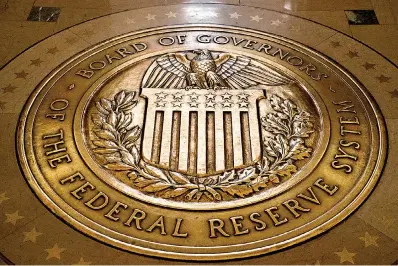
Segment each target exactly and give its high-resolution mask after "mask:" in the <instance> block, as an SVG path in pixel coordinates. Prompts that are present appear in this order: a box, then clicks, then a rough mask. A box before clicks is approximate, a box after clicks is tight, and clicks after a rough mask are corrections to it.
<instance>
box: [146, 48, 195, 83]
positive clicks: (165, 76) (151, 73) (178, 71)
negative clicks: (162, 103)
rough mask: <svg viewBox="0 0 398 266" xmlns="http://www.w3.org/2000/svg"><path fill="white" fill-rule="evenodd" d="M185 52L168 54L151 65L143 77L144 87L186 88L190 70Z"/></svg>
mask: <svg viewBox="0 0 398 266" xmlns="http://www.w3.org/2000/svg"><path fill="white" fill-rule="evenodd" d="M189 62H190V61H189V60H188V58H187V57H186V55H185V54H178V53H173V54H166V55H163V56H161V57H159V58H157V59H156V60H155V61H153V63H152V64H151V65H150V66H149V68H148V70H147V71H146V73H145V76H144V78H143V79H142V87H143V88H176V89H179V88H185V87H186V86H187V81H186V75H187V73H189V72H190V67H189Z"/></svg>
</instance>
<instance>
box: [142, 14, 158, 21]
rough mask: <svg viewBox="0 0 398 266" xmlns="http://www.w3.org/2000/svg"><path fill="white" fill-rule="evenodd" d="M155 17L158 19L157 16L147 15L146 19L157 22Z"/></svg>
mask: <svg viewBox="0 0 398 266" xmlns="http://www.w3.org/2000/svg"><path fill="white" fill-rule="evenodd" d="M155 17H156V15H151V14H148V15H146V17H145V18H146V19H147V20H155V19H156V18H155Z"/></svg>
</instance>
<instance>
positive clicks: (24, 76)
mask: <svg viewBox="0 0 398 266" xmlns="http://www.w3.org/2000/svg"><path fill="white" fill-rule="evenodd" d="M14 74H15V75H16V76H17V77H16V79H19V78H21V79H26V77H27V76H28V75H29V73H26V72H25V70H22V71H21V72H17V73H14Z"/></svg>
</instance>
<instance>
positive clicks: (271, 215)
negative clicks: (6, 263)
mask: <svg viewBox="0 0 398 266" xmlns="http://www.w3.org/2000/svg"><path fill="white" fill-rule="evenodd" d="M385 134H386V132H385V127H384V122H383V118H382V116H381V114H380V112H379V110H378V108H377V106H376V105H375V103H374V101H373V100H372V98H371V97H370V96H369V94H368V93H367V92H366V90H365V88H363V86H362V85H361V84H360V83H359V82H358V81H356V80H355V78H353V77H352V75H350V74H349V73H347V71H346V70H344V69H343V68H342V67H340V66H339V65H337V64H336V63H335V62H332V61H331V60H330V59H328V58H326V57H324V56H323V55H321V54H319V53H318V52H316V51H314V50H311V49H309V48H308V47H305V46H303V45H301V44H299V43H297V42H293V41H291V40H288V39H285V38H282V37H278V36H274V35H271V34H267V33H263V32H258V31H254V30H247V29H241V28H235V27H227V26H209V25H197V26H195V25H192V26H174V27H163V28H157V29H151V30H146V31H141V32H135V33H131V34H127V35H123V36H119V37H116V38H113V39H111V40H108V41H105V42H103V43H100V44H98V45H96V46H94V47H92V48H91V49H88V50H85V51H83V52H82V53H80V54H78V55H76V56H75V57H73V58H71V59H70V60H68V61H67V62H65V63H64V64H62V65H61V66H59V67H58V68H57V69H56V70H54V71H53V72H52V73H51V74H50V75H49V76H48V77H47V78H46V79H45V80H43V81H42V82H41V84H40V85H39V86H38V88H37V89H36V90H35V92H34V93H33V95H32V96H31V97H30V99H29V101H28V103H27V104H26V107H25V110H24V111H23V114H22V116H21V121H20V126H19V131H18V151H19V158H20V162H21V165H22V167H23V169H24V172H25V175H26V178H27V180H28V182H29V184H30V185H31V186H32V188H33V190H34V191H35V192H36V194H37V195H38V197H39V198H40V199H41V200H42V201H43V202H44V204H46V206H47V207H48V208H50V209H51V210H52V211H53V212H54V213H55V214H57V215H58V216H59V217H61V218H62V219H64V220H65V221H67V222H68V223H69V224H71V225H72V226H73V227H75V228H77V229H78V230H80V231H82V232H83V233H85V234H87V235H90V236H93V237H94V238H96V239H98V240H100V241H103V242H106V243H108V244H112V245H114V246H116V247H119V248H122V249H125V250H129V251H133V252H137V253H142V254H148V255H155V256H161V257H167V258H174V259H194V260H220V259H231V258H240V257H247V256H252V255H257V254H262V253H267V252H271V251H275V250H279V249H281V248H285V247H288V246H291V245H293V244H296V243H299V242H302V241H304V240H306V239H308V238H310V237H313V236H315V235H317V234H320V233H321V232H324V231H325V230H327V229H329V228H330V227H332V226H333V225H335V224H337V223H338V222H340V221H341V220H342V219H344V218H345V217H346V216H347V215H349V214H350V213H351V212H352V211H354V210H355V209H356V208H357V207H358V206H359V205H360V204H361V203H362V202H363V201H364V200H365V198H366V197H367V196H368V195H369V193H370V192H371V190H372V188H373V187H374V186H375V184H376V182H377V179H378V177H379V175H380V172H381V169H382V166H383V163H384V159H385V154H386V147H387V146H386V136H385Z"/></svg>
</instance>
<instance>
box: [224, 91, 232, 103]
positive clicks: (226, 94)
mask: <svg viewBox="0 0 398 266" xmlns="http://www.w3.org/2000/svg"><path fill="white" fill-rule="evenodd" d="M221 97H222V99H223V100H224V101H225V100H231V97H232V95H231V94H229V93H228V92H226V93H224V94H223V95H221Z"/></svg>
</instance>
